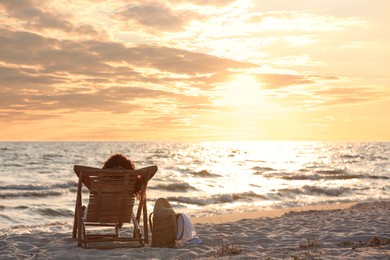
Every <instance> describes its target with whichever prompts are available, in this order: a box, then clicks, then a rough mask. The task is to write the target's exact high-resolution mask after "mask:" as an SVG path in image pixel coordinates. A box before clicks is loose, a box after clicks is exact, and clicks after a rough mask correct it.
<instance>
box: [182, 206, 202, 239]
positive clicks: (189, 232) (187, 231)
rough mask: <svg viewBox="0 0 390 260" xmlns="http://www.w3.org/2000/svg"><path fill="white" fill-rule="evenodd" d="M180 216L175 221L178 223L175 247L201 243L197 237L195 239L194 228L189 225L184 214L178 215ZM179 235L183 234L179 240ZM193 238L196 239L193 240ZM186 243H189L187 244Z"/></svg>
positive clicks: (189, 221)
mask: <svg viewBox="0 0 390 260" xmlns="http://www.w3.org/2000/svg"><path fill="white" fill-rule="evenodd" d="M180 215H181V216H179V218H178V220H177V222H178V223H177V235H176V239H177V240H176V243H177V245H183V244H200V243H202V240H201V239H199V238H198V237H195V236H196V231H195V228H194V226H193V225H192V223H191V220H190V219H189V218H188V217H187V215H186V214H184V213H180ZM183 229H184V230H183ZM181 234H183V236H182V237H181V239H179V238H180V236H181ZM194 238H197V239H195V240H194ZM191 240H192V242H191ZM187 242H189V243H187ZM194 242H195V243H194Z"/></svg>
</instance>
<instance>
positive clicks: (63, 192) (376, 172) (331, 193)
mask: <svg viewBox="0 0 390 260" xmlns="http://www.w3.org/2000/svg"><path fill="white" fill-rule="evenodd" d="M116 153H122V154H124V155H126V156H127V157H128V158H129V159H131V160H133V161H134V163H135V165H136V168H142V167H145V166H150V165H157V166H158V168H159V170H158V172H157V173H156V175H155V176H154V177H153V178H152V179H151V180H150V182H149V184H148V188H147V206H148V212H151V211H152V209H153V206H154V203H155V201H156V200H157V199H158V198H160V197H163V198H166V199H168V201H169V202H170V203H171V205H172V207H173V208H174V210H175V211H176V212H177V213H179V212H181V213H185V214H187V215H188V216H190V217H201V216H202V217H204V216H210V215H217V214H228V213H240V212H251V211H262V210H268V209H280V208H288V207H299V206H307V205H325V204H330V203H346V202H367V201H374V200H388V199H390V142H289V141H254V142H0V230H6V229H8V230H9V229H12V228H17V227H28V226H37V225H38V226H39V225H48V224H53V223H72V221H73V217H74V208H75V200H76V191H77V181H78V178H77V176H76V175H75V173H74V171H73V166H74V165H76V164H77V165H85V166H92V167H99V168H100V167H102V165H103V163H104V161H105V160H106V159H107V158H108V157H109V156H111V155H112V154H116ZM86 194H87V193H85V191H84V198H85V199H84V204H87V202H88V201H87V200H88V196H86Z"/></svg>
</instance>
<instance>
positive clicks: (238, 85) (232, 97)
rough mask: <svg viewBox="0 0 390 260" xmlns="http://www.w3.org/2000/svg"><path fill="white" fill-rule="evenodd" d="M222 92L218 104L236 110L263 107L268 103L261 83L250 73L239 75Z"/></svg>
mask: <svg viewBox="0 0 390 260" xmlns="http://www.w3.org/2000/svg"><path fill="white" fill-rule="evenodd" d="M221 92H222V93H223V94H222V96H221V98H220V99H219V100H218V101H217V104H218V105H221V106H226V107H229V108H231V109H233V110H236V111H242V112H244V111H245V112H247V111H249V110H253V109H256V108H259V107H263V106H264V105H265V103H266V100H265V95H264V90H262V89H261V84H260V83H259V82H257V81H256V79H255V78H253V77H251V76H249V75H239V76H237V77H236V78H235V79H234V80H233V81H231V82H230V83H228V84H227V85H224V87H223V90H222V91H221Z"/></svg>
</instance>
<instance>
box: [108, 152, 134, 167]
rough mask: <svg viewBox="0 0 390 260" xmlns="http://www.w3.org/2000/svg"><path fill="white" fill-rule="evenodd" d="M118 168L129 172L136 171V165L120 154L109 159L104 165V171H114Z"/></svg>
mask: <svg viewBox="0 0 390 260" xmlns="http://www.w3.org/2000/svg"><path fill="white" fill-rule="evenodd" d="M116 167H122V168H125V169H127V170H135V166H134V163H133V162H132V161H131V160H129V159H127V158H126V157H125V156H124V155H122V154H120V153H117V154H114V155H111V157H110V158H108V159H107V161H105V162H104V165H103V169H112V168H116Z"/></svg>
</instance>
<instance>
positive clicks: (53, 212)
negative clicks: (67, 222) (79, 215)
mask: <svg viewBox="0 0 390 260" xmlns="http://www.w3.org/2000/svg"><path fill="white" fill-rule="evenodd" d="M35 211H36V212H37V213H39V214H40V215H42V216H49V217H72V216H74V212H73V211H71V210H68V209H51V208H40V209H36V210H35Z"/></svg>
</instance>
